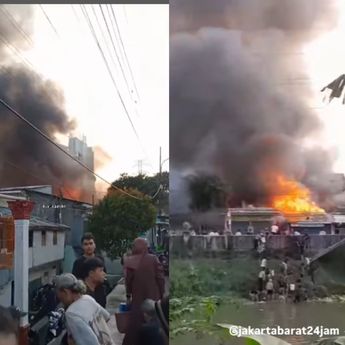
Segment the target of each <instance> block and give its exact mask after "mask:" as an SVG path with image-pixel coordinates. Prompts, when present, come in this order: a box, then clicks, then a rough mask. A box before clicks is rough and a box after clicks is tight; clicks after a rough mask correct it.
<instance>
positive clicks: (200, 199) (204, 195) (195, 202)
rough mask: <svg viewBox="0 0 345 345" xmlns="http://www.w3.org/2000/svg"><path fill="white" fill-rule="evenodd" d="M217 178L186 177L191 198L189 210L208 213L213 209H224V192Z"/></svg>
mask: <svg viewBox="0 0 345 345" xmlns="http://www.w3.org/2000/svg"><path fill="white" fill-rule="evenodd" d="M224 188H225V187H224V185H223V183H222V182H221V180H220V179H219V178H218V177H217V176H211V175H202V174H201V175H192V176H189V177H188V189H189V194H190V196H191V203H190V208H191V209H192V210H194V211H202V212H205V211H208V210H210V209H211V208H213V207H224V206H225V204H226V202H225V199H226V192H225V189H224Z"/></svg>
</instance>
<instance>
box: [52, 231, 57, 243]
mask: <svg viewBox="0 0 345 345" xmlns="http://www.w3.org/2000/svg"><path fill="white" fill-rule="evenodd" d="M57 244H58V236H57V231H56V230H55V231H54V232H53V245H54V246H56V245H57Z"/></svg>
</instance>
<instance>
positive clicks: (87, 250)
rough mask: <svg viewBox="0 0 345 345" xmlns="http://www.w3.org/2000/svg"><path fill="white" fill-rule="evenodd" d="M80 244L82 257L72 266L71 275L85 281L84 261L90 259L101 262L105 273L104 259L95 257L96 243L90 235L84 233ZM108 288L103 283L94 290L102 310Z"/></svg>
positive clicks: (98, 256)
mask: <svg viewBox="0 0 345 345" xmlns="http://www.w3.org/2000/svg"><path fill="white" fill-rule="evenodd" d="M81 244H82V248H83V255H82V256H81V257H80V258H78V259H77V260H76V261H75V262H74V264H73V270H72V274H73V275H74V276H75V277H76V278H77V279H81V280H85V278H86V276H87V273H86V272H85V265H84V264H85V261H86V260H87V259H91V258H97V259H99V260H101V261H102V263H103V267H104V272H105V273H106V270H105V265H104V258H103V257H102V256H100V255H96V254H95V251H96V243H95V238H94V236H93V235H92V234H91V233H85V234H84V236H83V237H82V239H81ZM108 290H109V289H108V286H107V285H106V284H105V283H103V284H101V285H99V286H98V287H97V288H96V290H95V294H96V295H97V296H98V297H97V299H98V301H97V302H98V303H99V304H100V305H101V306H102V307H103V308H104V307H105V305H106V302H107V299H106V296H107V292H108Z"/></svg>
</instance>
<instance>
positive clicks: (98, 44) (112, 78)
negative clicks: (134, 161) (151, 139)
mask: <svg viewBox="0 0 345 345" xmlns="http://www.w3.org/2000/svg"><path fill="white" fill-rule="evenodd" d="M80 7H81V9H82V12H83V14H84V17H85V19H86V22H87V24H88V25H89V29H90V31H91V33H92V36H93V38H94V40H95V42H96V44H97V46H98V49H99V51H100V53H101V56H102V58H103V61H104V63H105V65H106V67H107V70H108V74H109V76H110V78H111V80H112V82H113V84H114V86H115V89H116V91H117V94H118V97H119V98H120V101H121V104H122V106H123V108H124V110H125V113H126V115H127V118H128V120H129V122H130V124H131V126H132V129H133V131H134V133H135V135H136V137H137V139H138V142H139V144H140V146H141V149H142V150H143V152H144V154H145V155H146V157H149V156H148V154H147V152H146V149H145V147H144V146H143V144H142V142H141V140H140V137H139V135H138V132H137V130H136V128H135V126H134V123H133V121H132V119H131V116H130V114H129V112H128V109H127V107H126V104H125V102H124V100H123V98H122V96H121V93H120V90H119V88H118V85H117V83H116V81H115V78H114V75H113V73H112V71H111V69H110V66H109V63H108V61H107V59H106V56H105V54H104V51H103V49H102V47H101V45H100V43H99V40H98V38H97V34H96V31H95V29H94V27H93V25H92V22H91V19H90V17H89V15H88V12H87V10H86V7H85V5H80ZM150 165H151V163H150ZM151 166H152V165H151Z"/></svg>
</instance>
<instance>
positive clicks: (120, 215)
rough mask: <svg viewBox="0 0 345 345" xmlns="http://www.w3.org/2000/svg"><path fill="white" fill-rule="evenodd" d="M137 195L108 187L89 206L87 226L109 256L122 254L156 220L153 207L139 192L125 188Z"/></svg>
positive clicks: (113, 256)
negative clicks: (107, 190) (97, 201)
mask: <svg viewBox="0 0 345 345" xmlns="http://www.w3.org/2000/svg"><path fill="white" fill-rule="evenodd" d="M128 192H129V193H130V194H132V195H134V196H136V197H137V198H138V199H135V198H132V197H130V196H128V195H126V194H124V193H122V192H121V191H118V190H115V189H112V190H111V191H109V192H108V195H107V196H106V197H105V198H104V199H103V200H101V201H100V202H99V203H98V204H97V205H96V206H95V207H94V210H93V214H92V215H91V217H90V218H89V224H88V229H89V231H90V232H91V233H92V234H93V235H94V236H95V239H96V242H97V245H98V246H99V248H100V249H102V250H105V251H106V252H107V254H108V255H109V256H110V257H111V258H112V259H114V258H116V257H119V256H122V255H123V254H124V253H125V252H126V250H127V249H128V248H129V247H130V246H131V244H132V242H133V240H134V239H135V238H136V237H138V236H139V234H140V233H142V232H144V231H147V230H149V229H150V228H151V227H153V226H154V224H155V221H156V209H155V207H154V206H153V205H152V202H151V200H150V199H149V198H147V197H146V196H145V195H143V194H142V193H141V192H139V191H136V190H134V189H129V190H128Z"/></svg>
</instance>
